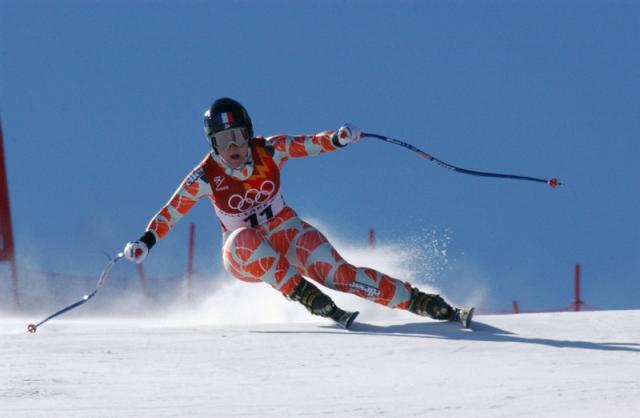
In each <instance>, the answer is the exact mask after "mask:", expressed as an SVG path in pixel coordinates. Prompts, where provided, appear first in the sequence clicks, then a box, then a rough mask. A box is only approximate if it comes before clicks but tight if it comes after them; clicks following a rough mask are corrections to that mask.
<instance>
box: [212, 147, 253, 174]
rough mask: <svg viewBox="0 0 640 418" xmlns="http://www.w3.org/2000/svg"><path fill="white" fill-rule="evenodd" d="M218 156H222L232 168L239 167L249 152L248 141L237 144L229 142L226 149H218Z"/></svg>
mask: <svg viewBox="0 0 640 418" xmlns="http://www.w3.org/2000/svg"><path fill="white" fill-rule="evenodd" d="M219 152H220V156H221V157H222V158H224V160H225V162H226V163H227V164H229V166H231V167H233V168H240V167H242V164H244V162H245V161H247V154H248V153H249V142H245V143H244V144H242V145H240V146H238V145H236V144H231V145H230V146H229V147H228V148H227V149H224V150H220V151H219Z"/></svg>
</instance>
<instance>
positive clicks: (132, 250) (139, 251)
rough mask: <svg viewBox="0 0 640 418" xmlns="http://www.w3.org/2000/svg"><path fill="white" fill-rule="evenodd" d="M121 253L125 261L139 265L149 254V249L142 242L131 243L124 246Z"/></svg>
mask: <svg viewBox="0 0 640 418" xmlns="http://www.w3.org/2000/svg"><path fill="white" fill-rule="evenodd" d="M123 252H124V256H125V257H126V258H127V260H130V261H133V262H134V263H136V264H140V263H142V262H143V261H144V259H145V258H146V257H147V254H149V247H147V244H145V243H144V242H142V241H131V242H128V243H127V245H125V247H124V251H123Z"/></svg>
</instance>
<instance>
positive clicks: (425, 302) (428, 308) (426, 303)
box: [408, 287, 474, 328]
mask: <svg viewBox="0 0 640 418" xmlns="http://www.w3.org/2000/svg"><path fill="white" fill-rule="evenodd" d="M408 309H409V312H413V313H414V314H416V315H420V316H428V317H431V318H433V319H438V320H444V321H450V322H460V323H461V324H462V326H463V327H465V328H469V326H470V325H471V320H472V319H473V311H474V308H462V309H460V308H453V307H452V306H451V305H449V304H448V303H447V302H445V300H444V299H442V298H441V297H440V295H434V294H428V293H424V292H421V291H419V290H418V289H417V288H415V287H414V288H413V290H412V291H411V299H410V300H409V308H408Z"/></svg>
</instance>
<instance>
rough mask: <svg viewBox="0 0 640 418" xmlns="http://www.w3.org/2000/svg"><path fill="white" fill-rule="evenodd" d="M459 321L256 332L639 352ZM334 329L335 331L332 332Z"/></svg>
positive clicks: (609, 344) (629, 345)
mask: <svg viewBox="0 0 640 418" xmlns="http://www.w3.org/2000/svg"><path fill="white" fill-rule="evenodd" d="M457 326H458V324H452V323H447V322H416V323H408V324H398V325H385V326H383V325H371V324H365V323H361V322H356V323H354V324H353V325H352V326H351V329H350V330H349V331H344V330H342V329H339V330H338V328H337V326H322V327H321V328H323V330H320V331H312V330H309V331H253V332H256V333H267V334H271V333H273V334H306V333H308V334H318V333H330V334H342V335H345V336H349V335H374V336H389V337H413V338H436V339H447V340H465V341H491V342H497V343H519V344H536V345H546V346H549V347H555V348H579V349H585V350H604V351H628V352H637V353H640V348H636V347H640V344H637V343H617V342H604V343H597V342H591V341H571V340H554V339H550V338H528V337H520V336H518V335H516V334H514V333H512V332H510V331H507V330H503V329H500V328H496V327H494V326H491V325H488V324H484V323H482V322H477V321H476V322H474V323H473V326H472V329H470V330H469V329H461V328H457ZM332 330H335V331H332Z"/></svg>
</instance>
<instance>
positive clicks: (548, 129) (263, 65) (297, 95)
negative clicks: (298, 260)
mask: <svg viewBox="0 0 640 418" xmlns="http://www.w3.org/2000/svg"><path fill="white" fill-rule="evenodd" d="M639 44H640V3H638V2H635V1H480V2H475V1H473V2H472V1H452V2H449V1H396V2H391V1H237V2H235V1H109V2H107V1H98V0H95V1H80V0H76V1H28V0H19V1H18V0H14V1H7V0H0V54H1V56H0V57H1V58H0V71H1V72H0V76H1V78H0V80H1V86H0V88H1V90H0V98H1V101H0V114H1V117H2V123H3V127H4V133H5V151H6V154H7V158H8V171H9V183H10V184H9V185H10V190H11V193H12V208H13V217H14V232H15V236H16V245H17V251H18V261H19V263H20V262H22V263H24V264H29V265H37V266H39V267H41V268H43V269H45V270H52V271H66V272H77V273H81V274H95V273H96V270H99V269H100V268H101V267H102V265H103V264H104V256H103V255H102V251H109V252H111V253H115V252H116V251H119V250H120V249H121V247H122V246H123V245H124V243H126V241H128V240H131V239H135V238H137V237H138V236H139V235H140V234H141V233H142V232H143V230H144V227H145V226H146V224H147V221H148V220H149V218H150V217H151V216H152V215H153V214H154V213H155V212H156V211H157V209H158V208H159V207H160V206H161V205H162V204H163V203H164V202H165V201H166V200H167V199H168V198H169V196H170V195H171V193H172V192H173V191H174V190H175V188H176V186H177V185H178V184H179V182H180V181H181V180H182V178H183V177H184V175H186V174H187V172H188V171H189V170H190V169H191V168H192V167H193V166H194V165H195V164H196V163H197V162H199V161H200V160H201V158H202V157H203V155H204V154H205V153H206V152H207V145H206V141H205V139H204V134H203V130H202V114H203V112H204V110H205V109H206V108H207V106H208V105H209V104H210V103H211V102H212V101H213V100H214V99H216V98H218V97H220V96H227V95H228V96H232V97H234V98H236V99H238V100H239V101H240V102H242V103H243V104H244V105H245V106H246V107H247V108H248V110H249V112H250V113H251V115H252V117H253V120H254V125H255V130H256V133H258V134H262V135H271V134H276V133H290V134H294V133H313V132H318V131H322V130H326V129H334V128H337V127H338V126H339V125H340V124H341V123H343V122H347V121H349V122H352V123H354V124H356V125H358V126H360V127H362V129H363V130H365V131H369V132H375V133H381V134H385V135H389V136H394V137H397V138H400V139H403V140H405V141H407V142H410V143H412V144H414V145H416V146H418V147H420V148H423V149H424V150H425V151H427V152H430V153H432V154H433V155H435V156H437V157H439V158H442V159H444V160H445V161H448V162H451V163H453V164H457V165H460V166H463V167H467V168H471V169H478V170H488V171H503V172H512V173H517V174H524V175H532V176H539V177H553V176H557V177H558V178H559V179H561V180H562V181H564V182H566V184H567V186H566V187H564V188H560V189H556V190H552V189H551V188H548V187H546V186H544V185H539V184H535V183H526V182H516V181H500V180H493V179H482V178H475V177H470V176H465V175H461V174H456V173H452V172H449V171H447V170H444V169H442V168H439V167H437V166H435V165H434V164H431V163H428V162H426V161H424V160H422V159H420V158H418V157H417V156H416V155H414V154H412V153H411V152H409V151H407V150H404V149H402V148H400V147H395V146H392V145H388V144H384V143H381V142H375V141H374V140H365V141H362V142H360V143H358V144H356V145H354V146H350V147H348V148H347V149H345V150H344V151H341V152H337V153H333V154H330V155H325V156H321V157H317V158H312V159H306V160H299V161H293V162H290V163H288V165H287V166H285V170H284V173H283V176H284V177H283V181H284V186H283V187H284V193H285V198H286V199H287V202H288V203H289V204H290V205H292V206H293V207H294V208H296V209H297V210H298V212H299V213H300V214H301V215H303V217H311V218H314V219H320V220H322V222H323V223H325V224H326V225H330V229H331V232H332V233H333V234H337V235H339V236H340V237H342V238H343V239H344V240H346V241H350V242H353V243H355V242H358V241H361V242H362V243H365V242H366V239H367V231H368V228H370V227H372V226H373V227H376V228H377V231H378V239H379V241H380V242H381V243H402V242H403V240H406V239H409V238H410V237H416V236H419V235H420V234H423V233H424V231H432V230H434V229H435V230H436V231H439V232H438V233H441V234H449V235H451V241H450V244H449V258H450V260H449V261H450V264H449V266H448V268H447V269H446V270H445V271H443V272H442V274H441V276H440V277H438V279H437V282H438V285H439V286H441V288H442V289H443V290H444V291H445V292H446V291H449V292H461V291H463V290H461V289H460V288H461V287H462V288H464V287H473V286H485V287H489V288H490V290H491V293H492V295H493V297H492V299H491V303H492V306H489V308H508V307H509V305H510V302H511V299H512V298H517V299H518V300H519V301H520V302H521V304H522V305H523V306H524V307H535V308H547V307H549V308H552V307H558V306H561V305H566V304H567V303H568V302H569V300H570V298H571V296H572V295H571V277H572V270H573V265H574V263H576V262H581V263H582V264H583V271H584V279H585V284H584V287H585V288H584V298H585V299H586V300H587V302H589V303H590V304H592V305H595V306H599V307H605V308H625V307H627V308H629V307H636V308H637V307H638V306H640V305H639V302H638V297H639V296H640V283H639V278H640V277H639V274H638V271H639V269H640V220H639V219H638V218H639V213H640V197H639V196H640V193H639V192H640V190H639V189H640V187H639V184H640V182H639V180H640V175H639V174H640V168H639V164H638V158H639V157H640V153H639V145H638V141H639V139H640V118H639V116H640V48H638V45H639ZM190 221H191V222H195V223H196V224H197V225H198V227H199V229H198V234H199V235H198V254H197V268H198V269H199V270H201V271H206V270H210V269H218V268H219V259H220V256H219V250H220V236H219V235H220V234H219V227H218V224H217V221H216V220H215V218H214V217H213V214H212V210H211V208H210V206H209V204H208V202H201V203H200V205H198V206H197V207H196V208H195V209H194V210H193V211H192V212H191V213H190V214H189V217H188V218H187V219H186V220H184V221H183V222H181V223H180V224H179V225H178V226H177V227H176V229H175V230H174V231H173V232H172V233H171V234H170V235H169V236H168V237H167V238H166V239H165V240H163V241H161V243H160V244H158V246H157V247H156V248H154V250H153V256H152V258H151V259H149V261H148V262H147V263H146V267H147V270H148V271H149V272H151V274H160V275H161V274H171V273H179V272H181V271H183V270H184V263H185V262H184V259H185V253H186V245H185V243H186V240H187V231H188V223H189V222H190ZM127 268H129V267H127ZM123 269H125V267H123ZM131 271H133V270H131ZM471 272H473V274H472V273H471ZM3 277H6V276H3ZM25 280H26V279H25ZM22 285H23V286H29V284H28V283H23V284H22ZM2 286H4V287H2V288H3V289H6V284H3V285H2Z"/></svg>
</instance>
